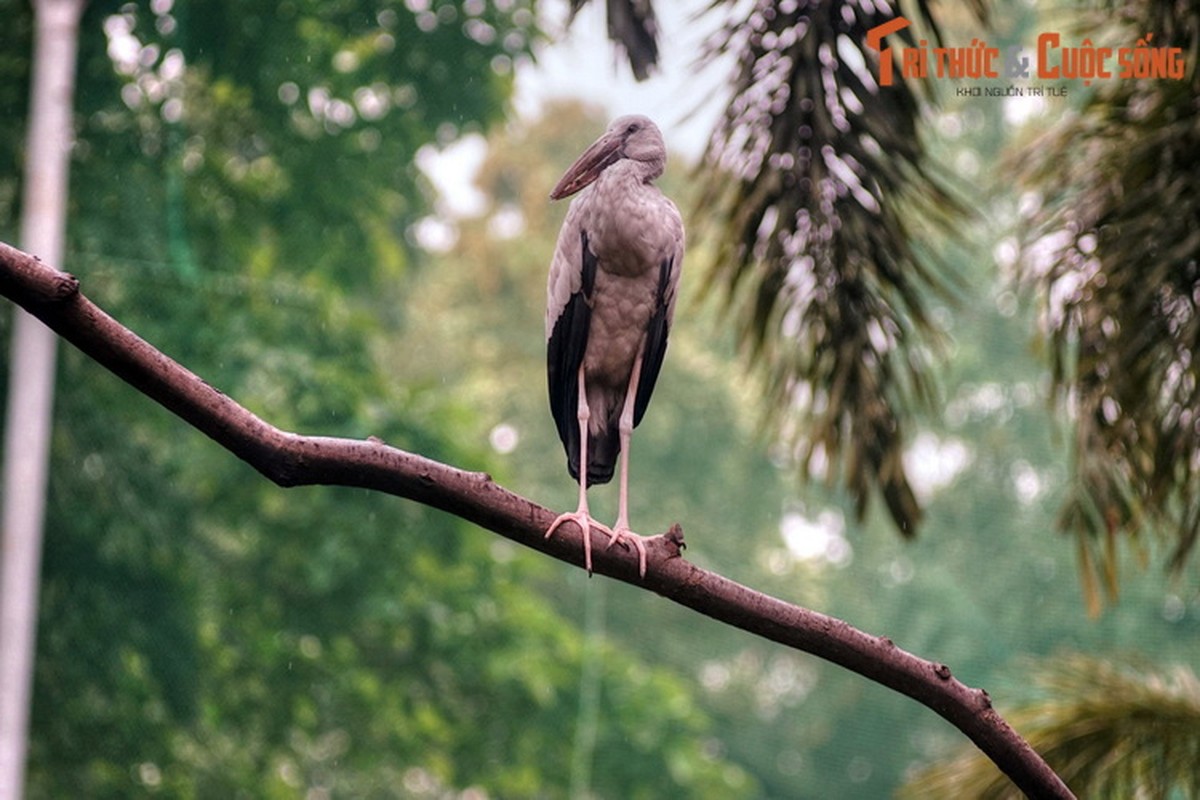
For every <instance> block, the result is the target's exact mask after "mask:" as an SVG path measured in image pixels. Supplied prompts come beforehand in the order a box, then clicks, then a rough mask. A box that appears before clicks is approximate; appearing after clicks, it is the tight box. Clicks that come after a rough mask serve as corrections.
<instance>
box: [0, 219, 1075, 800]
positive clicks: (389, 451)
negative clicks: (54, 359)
mask: <svg viewBox="0 0 1200 800" xmlns="http://www.w3.org/2000/svg"><path fill="white" fill-rule="evenodd" d="M0 294H3V295H4V296H6V297H8V298H9V299H10V300H12V301H13V302H15V303H17V304H18V305H20V306H22V307H24V308H25V309H26V310H27V311H29V312H30V313H31V314H33V315H35V316H36V317H38V318H39V319H41V320H42V322H44V323H45V324H46V325H48V326H49V327H50V328H52V329H53V330H55V331H56V332H57V333H58V334H59V335H60V336H61V337H62V338H64V339H66V340H67V341H68V342H70V343H71V344H73V345H74V346H75V347H77V348H79V349H80V350H81V351H83V352H84V353H85V354H87V355H88V356H90V357H91V358H93V359H95V360H96V361H97V362H99V363H100V364H102V365H103V366H105V367H107V368H108V369H109V370H111V371H112V372H113V373H115V374H116V375H118V376H119V377H120V378H122V379H123V380H125V381H126V382H127V383H129V384H130V385H131V386H133V387H134V388H135V389H137V390H139V391H141V392H142V393H144V394H145V395H147V396H148V397H150V398H151V399H153V400H155V401H156V402H158V403H159V404H161V405H162V406H164V407H165V408H167V409H168V410H170V411H172V412H174V413H175V414H177V415H178V416H180V417H182V418H183V419H184V420H185V421H186V422H188V423H189V424H191V425H192V426H194V427H195V428H197V429H198V430H200V431H202V432H203V433H205V434H206V435H208V436H209V437H210V438H212V439H213V440H214V441H215V442H217V443H218V444H219V445H221V446H222V447H224V448H226V449H227V450H229V451H230V452H232V453H233V454H234V455H236V456H237V457H238V458H240V459H242V460H243V461H245V462H246V463H248V464H250V465H251V466H252V467H254V468H255V469H257V470H258V471H259V472H261V473H262V474H263V475H264V476H266V477H267V478H268V479H270V480H271V481H273V482H275V483H276V484H278V485H279V486H284V487H288V486H302V485H313V484H327V485H338V486H355V487H360V488H364V489H374V490H376V491H381V492H387V493H388V494H393V495H396V496H398V497H403V498H406V499H409V500H414V501H416V502H418V503H423V504H425V505H429V506H432V507H434V508H438V509H441V510H443V511H447V512H449V513H451V514H454V515H456V516H458V517H460V518H462V519H465V520H468V521H470V522H473V523H475V524H477V525H479V526H481V527H483V528H486V529H488V530H490V531H493V532H495V533H498V534H500V535H501V536H504V537H506V538H508V539H511V540H513V541H515V542H518V543H520V544H523V545H525V546H526V547H530V548H532V549H534V550H537V551H539V552H542V553H545V554H547V555H550V556H553V557H554V558H557V559H559V560H560V561H565V562H567V563H570V564H574V565H576V566H582V560H583V547H582V539H581V534H580V532H579V530H578V528H576V527H575V526H573V525H570V526H564V527H562V528H560V529H559V530H558V531H557V532H556V533H555V535H554V536H553V537H552V538H550V539H546V538H545V537H544V536H543V534H544V532H545V530H546V529H547V527H548V526H549V525H550V523H551V522H552V521H553V520H554V517H555V514H554V513H553V512H552V511H550V510H548V509H546V508H544V507H542V506H540V505H537V504H536V503H534V502H532V501H530V500H527V499H525V498H524V497H521V496H519V495H516V494H513V493H512V492H510V491H508V490H507V489H504V488H503V487H501V486H499V485H498V484H496V483H495V482H494V481H493V480H492V479H491V477H490V476H488V475H486V474H484V473H480V472H468V471H464V470H461V469H457V468H455V467H452V466H448V465H446V464H441V463H439V462H437V461H433V460H430V459H428V458H424V457H423V456H420V455H416V454H414V453H407V452H405V451H403V450H399V449H397V448H395V447H390V446H388V445H387V444H385V443H384V442H382V441H379V440H377V439H370V440H367V441H357V440H351V439H335V438H330V437H324V436H301V435H299V434H295V433H289V432H287V431H282V430H279V429H278V428H276V427H274V426H272V425H270V424H268V423H267V422H265V421H263V420H262V419H260V418H258V417H257V416H255V415H254V414H252V413H251V412H249V411H247V410H246V409H245V408H243V407H242V406H240V405H238V404H237V403H236V402H234V401H233V400H231V399H230V398H229V397H227V396H225V395H224V394H222V393H221V392H220V391H218V390H216V389H214V388H213V387H211V386H209V385H208V384H207V383H205V382H204V381H203V380H201V379H200V378H199V377H197V376H196V375H195V374H193V373H192V372H189V371H188V370H187V369H185V368H184V367H182V366H180V365H179V364H178V363H176V362H174V361H172V360H171V359H170V358H168V357H167V356H165V355H163V354H162V353H160V352H159V351H158V350H156V349H155V348H154V347H152V346H151V345H150V344H148V343H147V342H145V341H144V340H142V339H140V338H139V337H138V336H137V335H136V334H134V333H133V332H132V331H130V330H128V329H127V328H125V327H124V326H122V325H121V324H120V323H118V322H117V321H116V320H114V319H113V318H112V317H110V316H108V315H107V314H105V313H104V312H103V311H102V310H101V309H100V308H98V307H97V306H96V305H95V304H93V303H92V302H91V301H90V300H88V299H87V298H86V297H84V295H83V294H82V293H81V292H80V291H79V281H78V280H76V279H75V278H74V277H73V276H71V275H68V274H66V273H64V272H59V271H58V270H56V269H55V268H53V267H50V266H47V265H46V264H43V263H42V262H41V261H39V260H38V259H37V258H36V257H34V256H30V255H28V254H26V253H23V252H21V251H19V250H17V249H15V248H13V247H10V246H9V245H7V244H4V243H2V242H0ZM682 545H683V535H682V532H681V531H680V530H679V528H678V526H676V527H673V528H672V530H671V531H670V532H668V533H667V534H665V535H663V536H656V537H654V538H652V539H650V540H649V541H648V542H647V550H648V554H649V569H648V572H647V574H646V578H645V579H644V580H639V578H638V569H637V558H636V556H635V554H633V553H630V552H626V551H621V550H616V549H605V548H604V547H602V546H596V547H595V548H593V553H594V555H595V571H596V572H599V573H601V574H603V575H607V576H609V577H612V578H614V579H616V580H621V581H624V582H626V583H629V584H632V585H634V586H638V587H641V588H644V589H649V590H651V591H654V592H656V593H658V594H660V595H662V596H663V597H666V598H668V599H670V600H673V601H674V602H676V603H679V604H680V605H684V606H687V607H688V608H691V609H693V610H694V611H698V612H700V613H701V614H704V615H706V616H709V617H712V618H713V619H716V620H719V621H721V622H724V623H726V624H729V625H733V626H735V627H738V628H741V629H743V630H746V631H749V632H750V633H754V634H757V635H759V636H762V637H764V638H766V639H770V640H772V641H775V642H778V643H780V644H783V645H786V646H788V647H792V648H795V649H797V650H801V651H803V652H806V653H811V654H812V655H815V656H819V657H820V658H823V659H826V660H828V661H831V662H833V663H835V664H838V665H840V666H842V667H845V668H846V669H849V670H852V671H854V672H857V673H858V674H860V675H862V676H864V677H866V678H868V679H870V680H873V681H875V682H877V683H880V684H882V685H883V686H886V687H888V688H889V689H892V690H894V691H897V692H900V693H902V694H905V695H907V696H908V697H911V698H913V699H914V700H916V701H917V702H919V703H921V704H923V705H925V706H927V707H929V708H930V709H932V710H933V711H935V712H937V713H938V714H939V715H941V716H942V717H943V718H945V719H946V720H947V721H949V722H950V723H951V724H952V725H954V726H955V727H956V728H958V729H959V730H960V731H962V732H963V733H964V734H966V736H967V737H969V738H970V739H971V741H973V742H974V743H975V744H976V745H977V746H978V747H979V749H980V750H982V751H983V752H984V753H985V754H986V755H987V756H988V757H989V758H990V759H991V760H992V761H993V762H995V764H996V765H997V766H998V767H999V768H1000V769H1001V770H1003V771H1004V772H1005V773H1006V774H1007V775H1008V776H1009V777H1010V778H1011V779H1012V780H1013V782H1014V783H1015V784H1016V785H1017V786H1018V787H1020V789H1021V790H1022V791H1024V792H1025V793H1026V794H1028V795H1029V796H1030V797H1034V798H1071V797H1073V795H1072V793H1071V791H1070V790H1069V789H1068V788H1067V786H1066V784H1064V783H1063V782H1062V780H1061V779H1060V778H1059V777H1058V776H1057V775H1056V774H1055V773H1054V772H1053V771H1052V770H1051V769H1050V767H1049V766H1047V764H1046V763H1045V762H1044V761H1043V760H1042V759H1041V757H1040V756H1038V754H1037V753H1036V752H1035V751H1034V750H1033V749H1032V748H1031V747H1030V746H1029V744H1028V743H1027V742H1025V741H1024V740H1023V739H1022V738H1021V737H1020V736H1019V735H1018V734H1017V733H1016V731H1014V730H1013V729H1012V728H1011V727H1010V726H1009V725H1008V724H1007V723H1006V722H1005V721H1004V719H1003V718H1002V717H1001V716H1000V715H999V714H998V713H997V712H996V711H995V710H994V709H993V708H992V704H991V700H990V699H989V697H988V695H987V693H986V692H985V691H983V690H981V689H972V688H970V687H968V686H966V685H964V684H962V683H961V682H959V681H958V680H957V679H955V678H954V677H953V676H952V675H951V673H950V668H949V667H947V666H946V665H944V664H938V663H934V662H930V661H926V660H924V659H921V658H918V657H917V656H914V655H912V654H911V653H908V652H905V651H904V650H902V649H900V648H899V647H897V646H896V645H894V644H893V643H892V642H891V640H889V639H887V638H885V637H876V636H871V635H869V634H867V633H864V632H862V631H860V630H857V629H856V628H853V627H851V626H850V625H848V624H847V623H845V622H843V621H841V620H839V619H835V618H833V617H829V616H826V615H824V614H820V613H818V612H816V611H811V610H809V609H805V608H800V607H798V606H795V605H792V604H790V603H785V602H784V601H782V600H778V599H776V598H774V597H770V596H768V595H765V594H762V593H761V592H757V591H754V590H753V589H750V588H748V587H746V586H742V585H740V584H738V583H735V582H733V581H731V580H729V579H727V578H724V577H722V576H720V575H718V574H715V573H713V572H709V571H707V570H703V569H700V568H699V567H697V566H695V565H694V564H691V563H689V562H688V561H686V560H685V559H683V558H682V557H680V552H679V551H680V549H681V547H682Z"/></svg>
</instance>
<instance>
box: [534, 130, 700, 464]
mask: <svg viewBox="0 0 1200 800" xmlns="http://www.w3.org/2000/svg"><path fill="white" fill-rule="evenodd" d="M590 158H591V159H598V161H593V162H592V163H591V164H590V165H589V163H588V162H589V159H590ZM665 162H666V147H665V145H664V144H663V140H662V134H661V133H660V132H659V130H658V127H657V126H655V124H654V123H653V122H651V121H650V120H649V119H647V118H646V117H642V116H628V117H621V118H619V119H617V120H615V121H614V122H613V123H612V124H611V125H610V126H609V128H608V130H607V132H606V133H605V134H604V136H602V137H601V138H600V139H599V140H598V141H597V142H596V144H594V145H592V147H590V148H588V151H587V152H585V154H584V155H583V156H581V157H580V160H579V161H578V162H576V164H577V165H580V164H582V165H584V173H583V177H587V175H588V172H587V168H588V167H589V166H590V167H591V168H592V169H595V168H596V167H597V166H598V167H599V170H598V174H597V176H596V177H595V178H594V182H592V183H591V184H590V185H586V186H585V187H584V188H583V189H582V191H580V193H579V195H578V196H577V197H576V198H575V199H574V200H572V201H571V206H570V208H569V209H568V211H567V216H566V219H565V220H564V221H563V226H562V230H561V231H560V233H559V237H558V244H557V246H556V247H555V251H554V259H553V261H552V262H551V266H550V277H549V281H548V283H547V303H546V339H547V368H548V374H549V390H550V408H551V410H552V412H553V415H554V420H555V423H556V425H557V427H558V433H559V438H560V439H561V440H562V442H563V447H564V448H565V450H566V452H567V461H568V469H569V470H570V473H571V476H572V477H573V478H576V479H578V478H579V425H578V421H577V410H576V409H577V397H578V395H577V391H578V380H577V375H578V370H579V366H580V362H581V361H582V363H583V368H584V373H585V375H586V384H587V398H586V399H587V405H588V407H589V409H590V420H589V445H588V455H589V458H588V469H587V482H588V483H589V484H597V483H605V482H607V481H609V480H611V479H612V476H613V471H614V466H615V463H616V458H617V455H618V453H619V452H620V438H619V435H618V421H619V418H620V415H621V411H622V409H623V406H624V402H625V395H626V391H627V388H628V386H629V381H630V377H631V375H632V370H633V365H634V363H635V361H636V360H637V357H638V355H639V353H640V354H641V356H642V361H641V370H640V373H639V380H638V387H637V395H636V399H635V403H634V417H633V419H634V425H637V424H638V423H640V422H641V420H642V416H643V414H645V411H646V406H647V405H648V403H649V402H650V395H651V393H652V392H653V391H654V384H655V382H656V380H657V378H658V373H659V369H660V368H661V367H662V362H663V356H664V355H665V353H666V348H667V337H668V333H669V331H670V326H671V318H672V315H673V313H674V309H675V297H676V289H677V287H678V285H679V275H680V270H681V268H682V265H683V248H684V233H683V221H682V219H681V218H680V215H679V211H678V209H676V207H675V204H674V203H672V202H671V201H670V200H669V199H668V198H667V197H665V196H664V195H663V194H662V192H660V191H659V189H658V187H657V186H655V185H654V184H653V181H654V179H655V178H657V177H659V176H660V175H661V174H662V171H663V167H664V165H665ZM572 178H574V179H575V181H576V182H577V181H578V180H579V179H580V176H579V175H577V174H575V171H574V169H573V170H572V171H569V172H568V173H567V175H565V176H564V178H563V181H562V182H560V184H559V186H558V187H556V189H555V192H554V193H552V194H551V197H561V196H565V194H569V193H570V192H571V191H573V185H574V184H573V183H572V181H571V180H570V179H572Z"/></svg>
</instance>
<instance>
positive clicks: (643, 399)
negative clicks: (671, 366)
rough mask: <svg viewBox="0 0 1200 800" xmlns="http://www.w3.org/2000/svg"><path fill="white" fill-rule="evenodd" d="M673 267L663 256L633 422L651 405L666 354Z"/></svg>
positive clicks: (634, 400)
mask: <svg viewBox="0 0 1200 800" xmlns="http://www.w3.org/2000/svg"><path fill="white" fill-rule="evenodd" d="M673 267H674V259H673V258H665V259H663V262H662V265H661V266H660V267H659V273H658V294H657V296H656V297H655V299H654V313H653V314H652V315H651V316H650V322H649V323H647V325H646V344H645V347H644V348H643V350H642V371H641V373H640V374H639V375H638V387H637V397H635V398H634V399H633V424H634V425H635V426H636V425H637V424H638V423H640V422H641V421H642V415H643V414H645V413H646V406H648V405H650V395H651V394H653V393H654V384H655V383H656V382H657V381H658V373H659V370H661V369H662V364H663V358H665V357H666V355H667V335H668V334H669V333H670V332H671V320H670V319H669V317H668V316H667V310H668V308H669V306H670V302H669V298H668V297H667V293H668V291H669V290H670V284H671V269H672V268H673Z"/></svg>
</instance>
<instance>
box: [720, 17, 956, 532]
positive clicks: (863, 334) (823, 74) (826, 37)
mask: <svg viewBox="0 0 1200 800" xmlns="http://www.w3.org/2000/svg"><path fill="white" fill-rule="evenodd" d="M917 7H918V9H919V12H920V13H921V14H922V16H923V18H924V22H925V27H926V28H927V29H930V30H933V31H934V33H935V34H936V30H937V29H936V25H935V24H934V20H933V17H932V16H931V15H930V14H929V9H928V7H927V6H926V4H925V3H918V4H917ZM730 9H731V10H730V11H729V14H730V19H729V21H728V23H727V24H726V25H725V26H724V27H723V29H722V30H721V32H720V33H719V34H717V35H716V36H715V37H714V38H713V40H712V41H711V43H710V45H709V48H708V49H709V54H710V56H715V55H716V54H722V53H732V54H733V55H734V57H735V58H736V68H735V74H734V76H733V87H732V88H733V92H732V98H731V101H730V103H729V106H728V108H727V110H726V111H725V114H724V116H723V118H722V119H721V120H720V122H719V123H718V125H717V127H716V129H715V130H714V132H713V134H712V136H711V139H710V141H709V144H708V148H707V152H706V154H705V158H704V163H703V166H702V170H703V172H702V175H701V178H700V182H701V195H700V200H699V203H698V212H699V213H698V214H697V215H696V216H697V217H698V218H699V219H700V220H707V221H709V226H708V229H707V233H708V238H710V239H711V241H712V242H713V250H712V252H713V254H714V257H713V261H712V265H711V268H710V271H709V276H708V282H709V288H710V290H713V291H717V292H719V293H720V294H721V295H722V296H723V297H724V298H725V300H726V303H727V305H728V307H729V308H730V309H732V310H733V311H734V313H735V316H736V319H737V324H738V334H739V336H740V340H741V342H742V344H743V345H744V347H745V349H746V351H747V353H748V355H749V357H750V359H751V361H752V362H753V363H755V364H756V365H757V366H758V367H759V368H760V369H761V371H762V373H763V375H764V376H765V383H766V387H767V398H766V399H767V403H768V405H769V407H770V408H771V409H773V411H774V419H775V420H776V422H777V424H778V427H779V429H780V430H781V431H782V434H783V439H784V440H785V441H786V442H787V443H788V444H789V445H790V448H791V452H792V454H793V456H794V460H795V463H796V465H797V466H798V468H799V470H800V472H801V474H802V475H806V476H807V475H810V474H820V473H822V472H824V473H825V475H826V476H827V477H829V478H831V479H833V478H835V477H836V473H837V471H838V470H839V469H840V471H841V479H842V481H843V482H844V484H845V485H846V487H847V488H848V489H849V491H850V493H851V495H852V497H853V498H854V500H855V503H856V505H857V510H858V513H859V515H860V516H861V515H862V514H863V513H864V511H865V509H866V507H867V505H868V501H869V499H870V497H871V496H872V494H873V492H874V491H875V490H876V489H877V490H878V491H879V493H880V494H881V495H882V497H883V500H884V502H885V504H886V506H887V508H888V511H889V512H890V514H891V517H892V519H893V520H894V521H895V523H896V525H897V526H898V527H899V529H900V530H901V531H902V532H904V533H905V534H907V535H911V534H912V533H913V532H914V531H915V529H916V526H917V523H918V521H919V520H920V517H921V509H920V507H919V505H918V503H917V500H916V497H915V495H914V493H913V490H912V487H911V486H910V484H909V480H908V476H907V475H906V473H905V467H904V463H903V458H902V456H903V451H904V445H905V416H906V413H907V411H908V410H910V409H911V408H912V406H913V404H914V403H916V402H920V401H923V400H927V399H928V398H929V397H930V395H931V390H932V386H931V377H930V374H929V366H930V365H929V363H928V361H929V358H928V353H929V352H930V350H931V349H932V345H933V343H934V342H935V340H936V333H935V328H934V326H933V325H932V324H931V321H930V318H929V314H928V309H927V305H926V303H927V299H928V297H929V295H930V294H936V293H942V294H945V291H946V288H947V287H946V283H945V281H944V280H943V278H942V277H940V276H939V274H938V273H937V271H936V270H935V269H934V268H933V267H932V265H931V264H930V259H929V257H928V256H927V255H925V254H924V253H923V252H922V251H921V249H920V248H919V247H918V246H916V245H915V244H914V241H915V240H916V239H917V238H918V233H917V229H915V227H914V225H913V224H911V220H912V219H915V218H919V219H922V220H924V221H927V222H933V223H935V224H936V223H941V224H943V225H946V226H948V225H949V224H950V220H952V219H953V218H954V217H955V215H956V214H958V213H959V212H960V209H959V208H958V206H957V204H956V203H955V202H954V200H953V199H952V198H951V196H950V195H949V193H948V192H947V191H946V190H945V189H944V188H943V186H942V184H941V182H939V181H938V180H936V179H935V178H934V177H933V175H932V174H931V171H930V169H929V167H928V165H927V164H926V159H925V152H924V149H923V146H922V143H921V136H920V132H919V130H918V121H919V120H918V117H919V103H918V98H917V97H916V96H915V94H914V92H913V91H912V89H911V88H910V87H909V86H907V85H906V84H904V83H903V82H900V81H898V82H897V83H896V84H894V85H892V86H880V85H878V84H877V82H876V81H875V80H874V77H873V75H874V74H876V72H875V66H874V65H875V63H876V59H875V55H876V54H875V53H874V52H873V51H871V50H869V49H867V48H866V46H865V42H866V38H867V32H868V31H869V30H871V29H872V28H874V27H876V26H878V25H880V24H882V23H884V22H887V21H889V20H891V19H894V18H895V16H896V14H897V11H896V9H895V8H894V7H893V5H892V4H890V3H888V2H875V3H859V2H853V1H852V0H835V1H834V2H812V3H782V2H781V3H775V2H767V1H762V2H756V3H753V4H751V5H750V7H749V8H748V9H747V6H746V5H745V4H731V5H730ZM747 11H748V16H746V17H744V18H743V17H740V16H736V15H737V14H739V12H740V13H743V14H744V13H746V12H747ZM909 32H910V31H904V32H902V35H903V34H905V33H909Z"/></svg>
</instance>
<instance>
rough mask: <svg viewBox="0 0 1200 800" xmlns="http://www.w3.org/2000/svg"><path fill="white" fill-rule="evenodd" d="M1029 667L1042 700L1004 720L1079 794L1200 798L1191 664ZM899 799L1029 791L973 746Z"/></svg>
mask: <svg viewBox="0 0 1200 800" xmlns="http://www.w3.org/2000/svg"><path fill="white" fill-rule="evenodd" d="M1029 671H1030V672H1031V673H1032V674H1033V684H1034V686H1035V687H1036V688H1037V689H1038V691H1039V693H1040V695H1041V697H1040V699H1038V700H1036V701H1035V702H1032V703H1030V704H1029V705H1027V706H1025V707H1024V708H1022V709H1019V710H1017V711H1015V712H1013V713H1012V714H1011V715H1010V714H1006V715H1005V717H1006V718H1007V719H1008V720H1009V721H1010V722H1012V724H1013V726H1014V727H1015V728H1016V729H1017V730H1018V731H1020V732H1021V733H1022V734H1023V735H1024V736H1025V738H1026V739H1027V740H1028V741H1029V743H1030V744H1031V745H1032V746H1033V747H1034V749H1035V750H1037V751H1038V752H1039V753H1041V754H1042V756H1043V757H1044V758H1045V759H1046V761H1047V762H1048V763H1049V764H1050V766H1051V767H1053V768H1054V770H1055V771H1056V772H1057V773H1058V774H1059V775H1060V776H1061V777H1062V778H1063V780H1064V781H1066V782H1067V784H1068V785H1069V786H1070V787H1071V789H1072V791H1074V792H1075V794H1077V795H1078V796H1079V797H1088V798H1101V799H1103V798H1113V799H1114V800H1118V799H1120V800H1124V798H1131V797H1137V798H1167V797H1174V798H1180V800H1182V799H1183V798H1196V797H1200V770H1197V769H1196V765H1197V764H1200V679H1197V677H1196V674H1195V673H1194V672H1192V671H1191V670H1190V669H1188V668H1187V667H1184V666H1178V667H1174V668H1172V669H1170V670H1169V671H1165V672H1164V671H1155V670H1151V669H1148V668H1145V667H1142V666H1133V665H1116V664H1112V663H1109V662H1107V661H1103V660H1099V659H1095V658H1092V657H1089V656H1083V655H1072V656H1064V657H1060V658H1055V659H1052V660H1049V661H1047V662H1045V663H1043V664H1041V665H1038V666H1033V667H1032V668H1030V670H1029ZM900 796H901V797H905V798H908V797H911V798H929V799H930V800H938V798H960V797H972V798H979V800H1008V799H1009V798H1014V799H1015V798H1020V797H1021V796H1022V795H1021V793H1020V792H1019V791H1018V790H1017V789H1016V788H1015V787H1013V785H1012V783H1011V782H1010V781H1009V780H1008V779H1007V778H1006V777H1004V775H1002V774H1001V773H1000V772H999V771H998V770H997V769H996V768H995V765H993V764H992V763H991V762H990V761H988V760H987V759H986V758H985V757H983V755H982V754H980V753H979V752H978V751H974V750H972V751H969V752H968V751H964V752H963V753H962V754H961V755H959V756H957V757H955V758H952V759H950V760H947V761H944V762H942V763H940V764H935V765H933V766H931V767H928V768H926V769H924V770H922V771H921V772H920V773H918V774H917V775H916V777H914V778H913V779H912V780H911V781H909V782H908V784H907V785H906V786H905V787H904V789H903V791H902V792H901V795H900Z"/></svg>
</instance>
